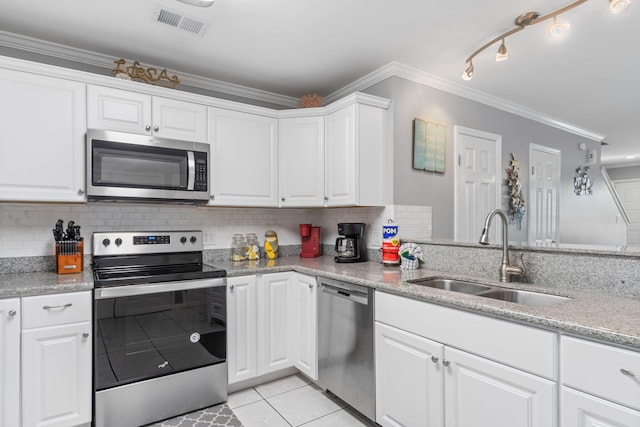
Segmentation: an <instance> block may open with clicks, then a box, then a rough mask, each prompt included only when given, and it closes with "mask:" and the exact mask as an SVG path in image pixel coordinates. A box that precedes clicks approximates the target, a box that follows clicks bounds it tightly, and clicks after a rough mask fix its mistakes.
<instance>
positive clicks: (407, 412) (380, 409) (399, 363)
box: [375, 322, 482, 427]
mask: <svg viewBox="0 0 640 427" xmlns="http://www.w3.org/2000/svg"><path fill="white" fill-rule="evenodd" d="M375 334H376V335H375V338H376V339H375V347H376V352H375V355H376V422H377V423H378V424H380V425H381V426H390V427H399V426H406V427H412V426H428V427H438V426H442V425H443V422H444V418H443V416H444V413H443V392H444V390H443V379H442V368H443V367H442V354H443V345H442V344H439V343H437V342H435V341H431V340H428V339H426V338H422V337H420V336H418V335H414V334H411V333H409V332H405V331H402V330H400V329H397V328H393V327H391V326H387V325H385V324H384V323H380V322H376V324H375ZM479 425H482V424H476V426H479Z"/></svg>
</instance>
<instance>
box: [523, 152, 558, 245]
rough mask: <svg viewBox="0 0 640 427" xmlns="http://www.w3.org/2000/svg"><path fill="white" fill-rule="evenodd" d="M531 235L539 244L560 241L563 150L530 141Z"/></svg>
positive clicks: (532, 241)
mask: <svg viewBox="0 0 640 427" xmlns="http://www.w3.org/2000/svg"><path fill="white" fill-rule="evenodd" d="M529 165H530V168H531V171H530V174H529V177H530V179H529V209H527V210H528V211H529V236H528V241H529V242H530V243H534V242H535V244H536V245H538V246H549V245H551V244H552V243H556V242H558V220H559V215H558V206H559V205H558V198H559V194H560V150H556V149H555V148H550V147H545V146H543V145H538V144H529Z"/></svg>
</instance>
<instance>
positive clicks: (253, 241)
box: [246, 233, 260, 260]
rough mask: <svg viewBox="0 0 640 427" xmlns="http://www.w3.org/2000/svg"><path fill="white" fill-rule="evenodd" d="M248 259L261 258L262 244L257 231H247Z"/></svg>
mask: <svg viewBox="0 0 640 427" xmlns="http://www.w3.org/2000/svg"><path fill="white" fill-rule="evenodd" d="M246 250H247V252H246V256H247V259H250V260H252V259H260V244H259V243H258V235H257V234H256V233H247V247H246Z"/></svg>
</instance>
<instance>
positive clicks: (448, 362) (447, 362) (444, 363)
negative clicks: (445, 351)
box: [442, 359, 451, 366]
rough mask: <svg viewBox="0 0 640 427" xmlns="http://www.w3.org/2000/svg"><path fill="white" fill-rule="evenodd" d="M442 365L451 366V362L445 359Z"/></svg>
mask: <svg viewBox="0 0 640 427" xmlns="http://www.w3.org/2000/svg"><path fill="white" fill-rule="evenodd" d="M442 364H443V365H444V366H449V365H451V361H449V360H447V359H443V360H442Z"/></svg>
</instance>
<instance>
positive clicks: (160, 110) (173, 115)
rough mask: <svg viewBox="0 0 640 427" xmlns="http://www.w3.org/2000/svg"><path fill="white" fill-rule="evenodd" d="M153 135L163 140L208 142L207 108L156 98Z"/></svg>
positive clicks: (154, 101) (154, 100)
mask: <svg viewBox="0 0 640 427" xmlns="http://www.w3.org/2000/svg"><path fill="white" fill-rule="evenodd" d="M152 105H153V108H152V112H153V133H154V135H156V136H159V137H162V138H171V139H181V140H184V141H194V142H207V107H206V106H204V105H200V104H194V103H191V102H184V101H178V100H175V99H168V98H161V97H157V96H154V97H153V99H152Z"/></svg>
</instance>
